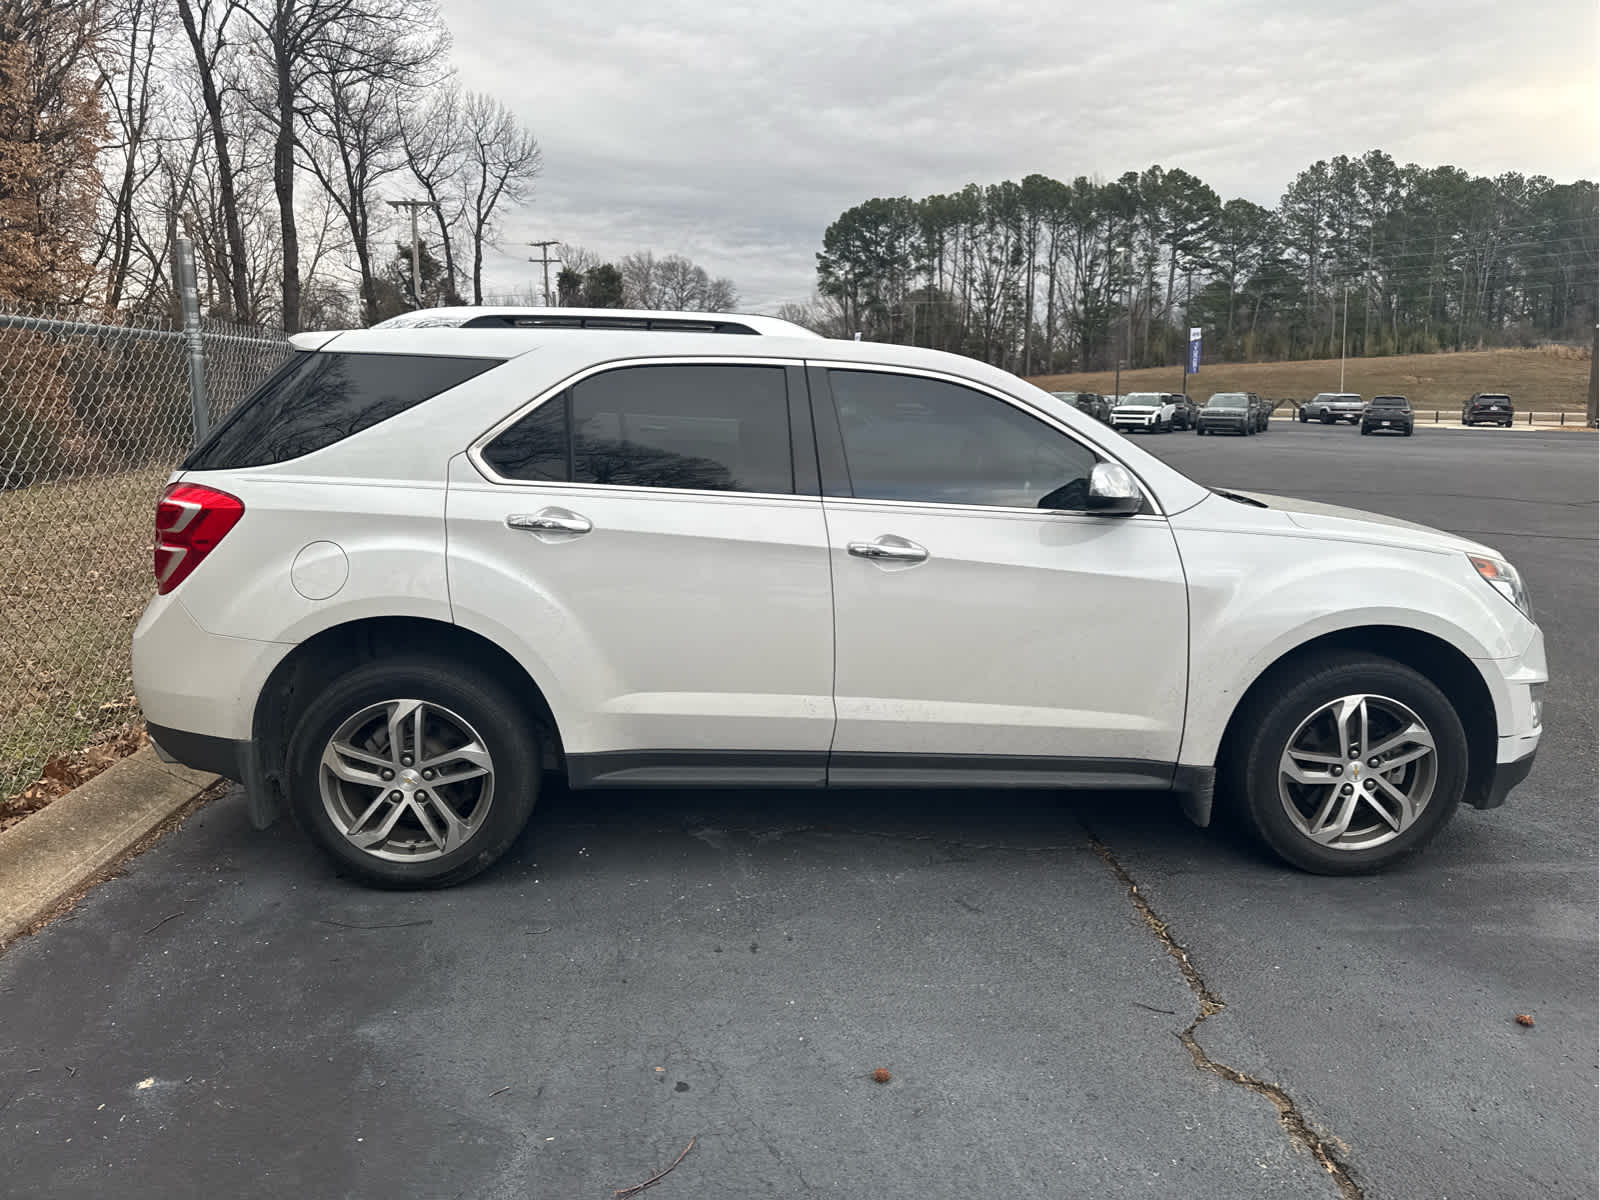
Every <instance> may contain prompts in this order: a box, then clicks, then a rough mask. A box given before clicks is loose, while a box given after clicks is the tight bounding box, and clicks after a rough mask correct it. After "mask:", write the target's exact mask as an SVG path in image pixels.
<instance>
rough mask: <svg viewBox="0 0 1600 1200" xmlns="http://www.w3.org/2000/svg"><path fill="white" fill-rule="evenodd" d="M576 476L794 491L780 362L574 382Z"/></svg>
mask: <svg viewBox="0 0 1600 1200" xmlns="http://www.w3.org/2000/svg"><path fill="white" fill-rule="evenodd" d="M571 412H572V479H573V481H574V482H576V483H603V484H611V485H625V486H630V487H664V488H694V489H700V490H710V491H728V492H776V493H788V492H793V491H794V466H793V463H792V461H791V458H790V450H789V400H788V385H787V382H786V380H785V378H784V370H783V368H782V367H756V366H750V367H745V366H732V365H729V366H723V365H704V366H701V365H690V364H685V365H682V366H677V365H667V366H645V367H623V368H621V369H619V370H615V371H607V372H605V373H604V374H601V375H594V376H591V377H590V378H588V379H585V380H583V381H582V382H580V383H578V384H576V385H574V387H573V388H572V409H571Z"/></svg>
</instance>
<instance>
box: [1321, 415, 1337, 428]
mask: <svg viewBox="0 0 1600 1200" xmlns="http://www.w3.org/2000/svg"><path fill="white" fill-rule="evenodd" d="M1334 421H1335V417H1334V415H1333V414H1332V413H1323V414H1322V423H1323V424H1324V425H1332V424H1333V423H1334Z"/></svg>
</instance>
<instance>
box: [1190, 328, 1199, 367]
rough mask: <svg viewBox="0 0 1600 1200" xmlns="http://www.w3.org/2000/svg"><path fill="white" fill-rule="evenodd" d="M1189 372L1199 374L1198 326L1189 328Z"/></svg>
mask: <svg viewBox="0 0 1600 1200" xmlns="http://www.w3.org/2000/svg"><path fill="white" fill-rule="evenodd" d="M1189 374H1191V375H1198V374H1200V329H1199V327H1198V326H1196V327H1194V328H1191V329H1190V330H1189Z"/></svg>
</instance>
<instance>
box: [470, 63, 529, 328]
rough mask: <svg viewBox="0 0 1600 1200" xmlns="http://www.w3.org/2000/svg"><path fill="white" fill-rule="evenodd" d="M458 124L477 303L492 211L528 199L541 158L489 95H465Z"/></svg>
mask: <svg viewBox="0 0 1600 1200" xmlns="http://www.w3.org/2000/svg"><path fill="white" fill-rule="evenodd" d="M461 123H462V134H463V136H462V145H463V151H464V158H465V160H466V169H465V171H464V172H463V180H462V182H463V186H464V189H465V199H466V220H467V229H468V233H469V236H470V237H471V240H472V302H473V303H474V304H482V303H483V247H484V245H485V243H492V241H493V238H494V229H495V224H494V221H495V213H496V211H497V210H498V209H499V207H500V206H501V205H502V204H504V203H511V204H522V203H525V202H526V201H527V200H528V199H529V198H531V196H532V195H533V182H534V180H535V179H537V178H538V177H539V173H540V171H541V170H542V169H543V166H544V156H543V154H542V153H541V152H540V150H539V143H538V141H537V139H535V138H534V136H533V134H532V132H530V131H529V130H527V129H525V128H523V126H522V125H521V124H520V123H519V122H518V121H517V119H516V117H515V116H514V115H512V113H511V110H510V109H508V108H506V106H505V105H504V104H502V103H501V102H500V101H498V100H495V99H493V98H492V97H490V96H486V95H482V94H479V93H476V92H468V93H467V94H466V98H465V103H464V105H463V108H462V122H461Z"/></svg>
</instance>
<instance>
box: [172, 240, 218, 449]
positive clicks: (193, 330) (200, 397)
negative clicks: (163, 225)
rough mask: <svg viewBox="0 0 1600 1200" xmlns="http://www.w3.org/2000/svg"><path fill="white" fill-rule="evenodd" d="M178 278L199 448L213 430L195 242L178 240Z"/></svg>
mask: <svg viewBox="0 0 1600 1200" xmlns="http://www.w3.org/2000/svg"><path fill="white" fill-rule="evenodd" d="M173 259H174V264H175V266H176V267H177V276H178V302H179V304H181V305H182V307H183V340H184V342H185V344H186V345H187V346H188V348H189V409H190V412H191V414H192V415H193V418H194V441H195V445H197V446H198V445H199V444H200V440H201V439H202V438H204V437H205V436H206V433H207V432H208V431H209V430H210V428H211V412H210V406H209V404H208V402H207V397H206V343H205V338H204V337H203V336H202V335H201V333H200V285H199V280H198V279H197V277H196V275H195V269H194V243H192V242H191V241H189V239H188V238H186V237H180V238H178V239H177V241H176V244H175V246H174V248H173Z"/></svg>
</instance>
